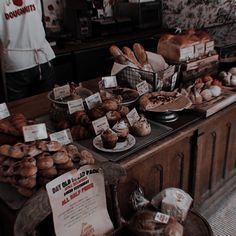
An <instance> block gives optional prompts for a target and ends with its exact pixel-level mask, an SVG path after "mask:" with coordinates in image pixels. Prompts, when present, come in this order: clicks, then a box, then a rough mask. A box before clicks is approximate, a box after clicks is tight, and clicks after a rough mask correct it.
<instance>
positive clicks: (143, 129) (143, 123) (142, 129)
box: [132, 116, 151, 137]
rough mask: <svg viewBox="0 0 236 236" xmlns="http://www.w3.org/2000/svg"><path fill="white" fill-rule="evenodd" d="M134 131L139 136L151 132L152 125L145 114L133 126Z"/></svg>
mask: <svg viewBox="0 0 236 236" xmlns="http://www.w3.org/2000/svg"><path fill="white" fill-rule="evenodd" d="M132 131H133V133H134V134H135V135H137V136H141V137H143V136H147V135H149V134H150V133H151V125H150V123H149V122H148V121H147V119H146V118H145V117H144V116H141V117H140V119H139V120H138V121H136V122H135V123H134V124H133V126H132Z"/></svg>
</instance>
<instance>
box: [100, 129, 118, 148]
mask: <svg viewBox="0 0 236 236" xmlns="http://www.w3.org/2000/svg"><path fill="white" fill-rule="evenodd" d="M101 139H102V143H103V147H104V148H107V149H112V148H114V147H115V146H116V143H117V141H118V135H117V134H116V133H115V132H114V131H112V130H111V129H107V130H104V131H103V132H102V133H101Z"/></svg>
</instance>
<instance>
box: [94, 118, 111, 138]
mask: <svg viewBox="0 0 236 236" xmlns="http://www.w3.org/2000/svg"><path fill="white" fill-rule="evenodd" d="M92 125H93V128H94V131H95V134H96V135H98V134H100V133H102V132H103V131H104V130H107V129H109V123H108V120H107V117H106V116H103V117H101V118H99V119H97V120H94V121H93V122H92Z"/></svg>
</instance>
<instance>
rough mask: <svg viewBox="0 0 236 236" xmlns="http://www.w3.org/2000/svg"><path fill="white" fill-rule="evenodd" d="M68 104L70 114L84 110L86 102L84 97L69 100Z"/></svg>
mask: <svg viewBox="0 0 236 236" xmlns="http://www.w3.org/2000/svg"><path fill="white" fill-rule="evenodd" d="M67 104H68V109H69V113H70V114H73V113H74V112H76V111H84V104H83V99H82V98H80V99H76V100H72V101H69V102H67Z"/></svg>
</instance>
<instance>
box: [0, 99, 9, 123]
mask: <svg viewBox="0 0 236 236" xmlns="http://www.w3.org/2000/svg"><path fill="white" fill-rule="evenodd" d="M8 116H10V113H9V111H8V108H7V105H6V103H1V104H0V120H2V119H4V118H7V117H8Z"/></svg>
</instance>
